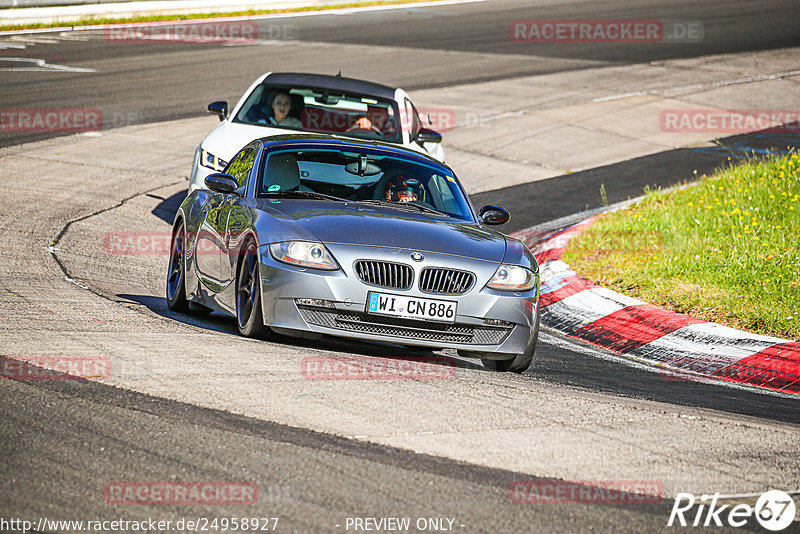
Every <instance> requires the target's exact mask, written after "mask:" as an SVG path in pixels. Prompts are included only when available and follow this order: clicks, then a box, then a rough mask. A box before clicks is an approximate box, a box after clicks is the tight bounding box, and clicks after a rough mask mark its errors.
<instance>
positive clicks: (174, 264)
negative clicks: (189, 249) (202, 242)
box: [167, 221, 189, 313]
mask: <svg viewBox="0 0 800 534" xmlns="http://www.w3.org/2000/svg"><path fill="white" fill-rule="evenodd" d="M167 306H168V307H169V309H170V310H172V311H176V312H180V313H188V312H189V301H188V300H186V232H185V230H184V226H183V222H182V221H181V222H179V223H178V224H176V225H175V228H173V229H172V240H171V242H170V247H169V269H168V270H167Z"/></svg>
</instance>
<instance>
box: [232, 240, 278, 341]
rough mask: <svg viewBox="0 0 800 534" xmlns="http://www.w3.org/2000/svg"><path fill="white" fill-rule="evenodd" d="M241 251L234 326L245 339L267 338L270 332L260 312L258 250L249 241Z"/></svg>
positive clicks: (237, 275)
mask: <svg viewBox="0 0 800 534" xmlns="http://www.w3.org/2000/svg"><path fill="white" fill-rule="evenodd" d="M242 250H244V253H243V254H242V256H241V260H240V261H239V268H238V270H237V274H236V326H237V327H238V328H239V333H240V334H242V335H243V336H245V337H254V338H267V337H270V334H271V330H270V329H269V327H267V326H265V325H264V315H263V313H262V311H261V283H260V281H259V278H260V276H259V263H260V260H259V257H258V249H257V248H256V246H255V244H254V243H253V242H252V241H250V242H248V243H247V244H246V245H245V246H244V247H243V249H242Z"/></svg>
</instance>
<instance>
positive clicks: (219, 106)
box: [208, 101, 228, 121]
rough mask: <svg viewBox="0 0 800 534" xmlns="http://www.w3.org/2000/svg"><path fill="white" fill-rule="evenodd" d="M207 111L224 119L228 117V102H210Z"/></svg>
mask: <svg viewBox="0 0 800 534" xmlns="http://www.w3.org/2000/svg"><path fill="white" fill-rule="evenodd" d="M208 112H209V113H213V114H215V115H219V120H221V121H224V120H225V119H227V118H228V103H227V102H224V101H220V102H212V103H210V104H209V105H208Z"/></svg>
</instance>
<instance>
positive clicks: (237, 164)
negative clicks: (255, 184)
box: [225, 147, 256, 188]
mask: <svg viewBox="0 0 800 534" xmlns="http://www.w3.org/2000/svg"><path fill="white" fill-rule="evenodd" d="M255 162H256V149H255V147H247V148H245V149H244V150H242V151H241V152H239V153H238V154H236V156H234V157H233V159H232V160H231V162H230V163H228V166H227V167H225V173H226V174H230V175H231V176H233V177H234V178H236V183H237V184H238V186H239V188H241V187H244V185H245V184H246V183H247V177H248V176H249V175H250V171H251V170H252V169H253V165H254V164H255Z"/></svg>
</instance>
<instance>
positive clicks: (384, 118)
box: [233, 84, 402, 143]
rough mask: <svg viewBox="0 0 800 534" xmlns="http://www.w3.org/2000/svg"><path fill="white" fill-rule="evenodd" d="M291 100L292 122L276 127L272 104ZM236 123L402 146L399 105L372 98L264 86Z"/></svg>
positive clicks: (306, 89)
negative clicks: (284, 95)
mask: <svg viewBox="0 0 800 534" xmlns="http://www.w3.org/2000/svg"><path fill="white" fill-rule="evenodd" d="M280 92H283V93H287V94H288V95H289V97H290V99H291V109H290V111H289V116H290V118H289V120H286V121H285V122H283V123H281V124H276V123H275V121H274V120H273V115H274V112H273V111H272V109H271V107H270V106H271V102H272V99H273V97H274V95H275V94H277V93H280ZM233 122H239V123H244V124H253V125H259V126H269V127H271V128H284V127H285V128H289V129H292V130H301V131H305V132H313V133H329V134H330V133H335V134H343V135H347V136H348V137H356V138H359V139H374V140H378V141H387V142H390V143H400V142H402V136H401V131H400V126H399V124H400V120H399V116H398V108H397V104H396V103H395V102H394V101H393V100H386V99H379V98H374V97H371V96H368V95H358V94H346V93H336V94H334V93H332V92H329V91H326V90H322V89H316V88H308V87H279V86H273V85H269V84H262V85H259V86H258V87H256V88H255V89H254V90H253V92H252V93H251V94H250V95H249V96H248V97H247V99H246V100H245V103H244V104H243V105H242V107H241V109H240V110H239V112H238V113H237V114H236V117H235V118H234V119H233Z"/></svg>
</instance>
